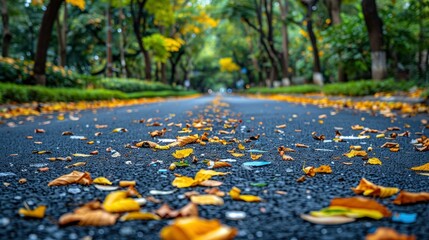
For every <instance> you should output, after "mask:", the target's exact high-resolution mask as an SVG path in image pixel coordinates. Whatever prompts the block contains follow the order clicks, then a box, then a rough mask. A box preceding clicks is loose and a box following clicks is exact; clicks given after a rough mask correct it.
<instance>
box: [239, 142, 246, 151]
mask: <svg viewBox="0 0 429 240" xmlns="http://www.w3.org/2000/svg"><path fill="white" fill-rule="evenodd" d="M238 149H240V150H244V149H246V148H245V147H244V146H243V144H241V143H240V144H238Z"/></svg>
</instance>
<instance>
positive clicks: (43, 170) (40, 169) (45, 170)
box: [37, 167, 49, 172]
mask: <svg viewBox="0 0 429 240" xmlns="http://www.w3.org/2000/svg"><path fill="white" fill-rule="evenodd" d="M37 171H39V172H47V171H49V168H48V167H43V168H39V169H37Z"/></svg>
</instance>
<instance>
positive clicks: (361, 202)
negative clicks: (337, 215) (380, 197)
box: [330, 197, 392, 217]
mask: <svg viewBox="0 0 429 240" xmlns="http://www.w3.org/2000/svg"><path fill="white" fill-rule="evenodd" d="M330 206H340V207H347V208H363V209H369V210H377V211H379V212H381V213H382V214H383V216H385V217H390V216H391V215H392V213H391V212H390V211H389V209H387V208H386V207H385V206H383V205H382V204H380V203H378V202H377V201H375V200H373V199H369V198H364V197H351V198H334V199H332V200H331V204H330Z"/></svg>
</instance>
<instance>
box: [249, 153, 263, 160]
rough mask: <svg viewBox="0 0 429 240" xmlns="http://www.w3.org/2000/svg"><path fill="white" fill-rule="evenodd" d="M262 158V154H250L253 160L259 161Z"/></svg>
mask: <svg viewBox="0 0 429 240" xmlns="http://www.w3.org/2000/svg"><path fill="white" fill-rule="evenodd" d="M261 157H262V154H250V158H252V160H258V159H259V158H261Z"/></svg>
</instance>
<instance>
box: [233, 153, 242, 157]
mask: <svg viewBox="0 0 429 240" xmlns="http://www.w3.org/2000/svg"><path fill="white" fill-rule="evenodd" d="M231 155H232V156H234V157H242V156H244V153H231Z"/></svg>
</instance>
